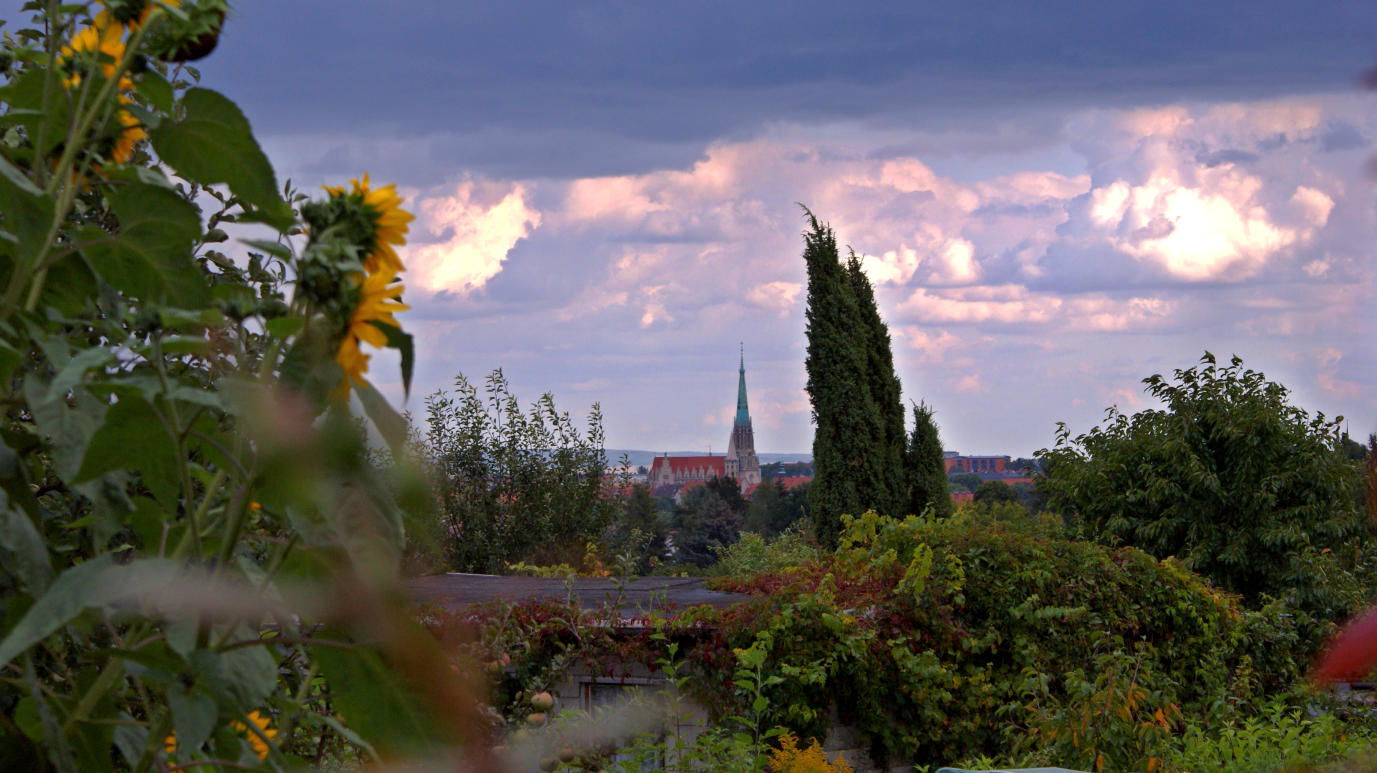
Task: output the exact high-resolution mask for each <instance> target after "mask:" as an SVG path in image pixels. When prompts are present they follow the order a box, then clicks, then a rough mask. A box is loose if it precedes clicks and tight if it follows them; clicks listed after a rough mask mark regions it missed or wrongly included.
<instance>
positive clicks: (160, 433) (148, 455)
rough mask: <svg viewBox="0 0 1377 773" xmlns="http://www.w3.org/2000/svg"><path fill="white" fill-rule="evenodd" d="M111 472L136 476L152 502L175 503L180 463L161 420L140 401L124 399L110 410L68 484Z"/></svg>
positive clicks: (132, 398) (128, 397) (137, 399)
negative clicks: (115, 471)
mask: <svg viewBox="0 0 1377 773" xmlns="http://www.w3.org/2000/svg"><path fill="white" fill-rule="evenodd" d="M133 448H137V449H138V453H130V449H133ZM112 470H134V471H136V472H138V473H139V475H140V477H141V479H142V480H143V484H144V485H145V486H147V487H148V490H149V491H150V492H152V493H153V496H154V498H156V499H157V500H158V501H159V502H161V503H163V505H164V506H167V507H171V506H173V505H174V504H175V503H176V500H177V485H178V476H179V473H180V470H181V465H180V460H179V459H178V458H177V453H176V449H175V447H174V445H173V443H172V438H171V437H169V435H168V432H167V429H166V428H165V427H164V426H163V422H162V419H160V418H159V417H158V414H157V412H156V411H154V410H153V406H151V405H149V404H148V402H147V401H145V400H143V399H142V398H138V397H133V396H125V397H122V398H121V399H120V400H119V402H117V403H115V404H114V405H112V406H110V410H109V411H107V412H106V414H105V421H104V422H103V423H102V424H101V426H100V428H99V429H97V430H96V432H95V435H94V436H92V438H91V443H90V445H89V447H87V449H86V455H85V457H84V458H83V459H82V462H81V468H80V470H79V471H78V472H77V475H76V478H75V479H74V480H73V481H72V482H74V483H80V482H81V481H84V480H91V479H92V478H95V477H97V476H99V475H103V474H105V473H107V472H110V471H112Z"/></svg>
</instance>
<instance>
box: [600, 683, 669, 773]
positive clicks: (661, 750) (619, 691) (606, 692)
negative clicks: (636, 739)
mask: <svg viewBox="0 0 1377 773" xmlns="http://www.w3.org/2000/svg"><path fill="white" fill-rule="evenodd" d="M580 688H581V690H580V691H581V692H582V693H583V696H582V698H583V709H584V711H587V712H590V713H591V712H593V711H596V710H598V709H610V708H613V707H614V706H620V705H623V704H626V703H629V702H631V701H633V700H635V699H636V698H637V697H639V696H640V695H641V693H642V690H643V689H644V686H643V685H639V684H625V683H622V682H584V683H582V684H581V685H580ZM665 738H666V736H665V735H664V734H661V736H660V738H659V741H658V743H657V744H656V746H657V749H656V751H655V752H654V754H653V756H652V758H651V759H645V760H641V765H640V769H641V770H664V769H665ZM636 757H637V755H633V754H613V755H612V757H611V759H610V760H609V762H614V763H630V762H634V761H635V759H636Z"/></svg>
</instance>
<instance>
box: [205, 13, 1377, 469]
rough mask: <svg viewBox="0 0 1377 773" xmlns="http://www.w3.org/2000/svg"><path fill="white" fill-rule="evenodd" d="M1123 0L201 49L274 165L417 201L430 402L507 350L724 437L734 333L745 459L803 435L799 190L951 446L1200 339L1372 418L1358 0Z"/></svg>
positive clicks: (401, 17) (634, 437) (301, 181)
mask: <svg viewBox="0 0 1377 773" xmlns="http://www.w3.org/2000/svg"><path fill="white" fill-rule="evenodd" d="M857 5H861V6H862V7H853V6H857ZM1128 5H1129V4H1126V3H1106V2H1103V0H1097V1H1096V2H1076V3H1071V2H1064V3H1028V2H1006V3H992V2H951V3H936V2H924V3H914V2H895V3H889V4H841V3H800V2H790V3H785V2H770V1H762V2H753V3H740V2H692V3H670V2H653V3H615V4H614V3H577V2H563V1H561V2H548V3H547V2H502V3H488V4H468V3H452V2H440V1H439V0H434V1H428V2H422V1H420V0H413V1H407V0H394V1H393V2H391V3H388V4H386V5H385V6H384V5H380V4H379V3H377V2H367V3H365V2H358V1H357V0H331V1H330V2H324V0H310V1H309V2H308V1H307V0H275V1H274V2H268V1H267V0H239V2H237V3H235V13H234V18H233V19H232V20H231V22H230V23H229V24H228V25H227V27H226V31H225V34H224V35H223V37H222V39H221V42H220V46H219V48H218V49H217V51H216V52H215V54H214V55H213V56H212V57H211V58H210V59H208V60H206V61H205V62H204V63H203V66H202V70H203V72H204V73H205V79H206V81H207V84H208V85H210V86H212V87H214V88H218V89H220V90H222V91H224V92H226V93H227V94H229V95H230V96H231V97H232V98H234V99H235V100H236V101H238V102H239V103H240V105H241V106H242V107H243V108H244V109H245V111H246V113H247V114H248V115H249V117H250V119H251V120H252V121H253V123H254V126H255V129H256V131H257V133H258V134H259V136H260V139H261V140H262V141H263V143H264V145H265V146H266V148H267V150H268V153H269V155H270V156H271V157H272V159H273V160H274V162H275V164H276V165H277V167H278V171H279V174H280V175H281V176H283V177H291V178H292V179H293V181H294V182H296V183H297V184H298V185H299V186H301V187H302V188H305V189H314V188H316V186H318V185H321V184H339V183H341V182H345V181H347V180H348V178H350V177H355V176H358V175H361V174H362V173H364V172H370V173H371V174H372V176H373V179H374V180H375V182H387V181H395V182H396V183H397V184H398V186H399V188H400V189H401V190H402V192H403V193H404V194H405V195H406V196H407V198H408V203H407V206H408V207H409V208H410V209H411V210H412V211H414V212H415V213H416V214H417V220H416V221H415V223H413V225H412V231H411V235H410V245H409V246H408V248H407V249H406V250H405V252H404V257H405V259H406V261H407V263H408V267H409V270H408V272H407V274H406V275H405V279H406V282H407V286H408V292H407V299H408V301H409V302H410V303H411V304H412V305H413V306H414V309H413V310H412V311H410V312H408V313H406V314H405V315H404V316H403V317H402V321H403V324H404V326H406V327H407V328H408V329H409V330H411V331H412V332H414V333H415V334H416V335H417V336H418V339H419V352H418V355H419V362H418V374H417V381H418V384H417V387H416V389H415V390H414V392H413V394H412V397H411V399H410V401H409V403H408V404H407V406H408V407H409V408H410V409H412V410H413V411H416V412H420V411H422V410H423V398H424V395H425V394H426V393H428V392H431V391H433V390H435V389H438V388H444V387H445V386H447V385H448V384H449V383H450V382H451V380H452V379H453V377H454V375H455V374H456V373H459V372H462V373H464V374H465V375H467V376H469V377H470V378H473V379H476V380H477V379H481V377H482V376H483V375H484V374H485V373H486V372H487V371H489V370H490V369H492V368H495V367H499V366H500V367H502V368H503V369H504V370H505V372H506V373H507V375H508V377H509V378H510V379H511V381H512V383H513V385H514V387H515V390H516V391H517V393H518V394H519V395H520V396H521V397H522V398H523V400H526V401H530V400H533V399H534V398H535V397H536V396H537V395H538V394H539V393H540V392H543V391H546V390H549V391H552V392H553V393H554V394H555V398H556V402H557V404H558V405H559V406H560V407H562V408H564V409H568V410H570V411H572V412H576V413H578V412H582V411H584V410H586V408H587V406H588V405H589V404H591V403H593V402H595V401H596V402H600V403H601V405H602V409H603V413H604V417H605V422H604V423H605V428H606V431H607V443H608V445H609V446H612V447H622V448H643V449H651V450H667V449H700V450H704V451H706V450H707V449H708V448H709V447H711V448H712V449H713V450H714V451H716V452H719V453H720V452H721V451H722V450H723V449H725V447H726V443H727V438H728V433H729V430H730V421H731V417H732V415H733V413H734V407H735V403H734V398H735V389H736V364H737V347H738V343H739V342H743V343H744V346H745V350H746V366H747V379H748V383H749V387H750V398H751V413H752V416H753V418H754V420H755V431H756V444H757V448H758V449H759V450H761V451H766V452H791V451H808V450H810V449H811V444H812V429H811V426H810V422H809V405H808V400H807V394H806V393H805V392H804V390H803V385H804V380H805V377H804V371H803V358H804V349H805V345H806V342H805V338H804V331H803V324H804V323H803V311H804V307H803V304H804V299H805V295H806V293H805V291H804V289H805V282H806V277H805V275H804V270H803V262H802V259H801V257H800V252H801V249H802V238H801V235H800V234H801V231H802V228H803V225H804V222H803V218H802V216H801V212H800V209H799V207H798V203H803V204H806V205H807V206H809V207H810V208H811V209H812V210H813V211H814V212H815V213H817V215H818V216H819V217H820V218H822V219H823V220H826V221H829V222H830V223H831V224H832V226H833V227H834V228H835V229H836V231H837V234H838V238H839V240H840V241H841V242H842V243H843V244H848V245H850V246H851V247H853V248H854V249H855V250H856V252H857V253H859V254H861V255H863V256H864V261H865V266H866V269H867V271H868V272H869V274H870V276H871V279H872V281H873V282H874V283H875V284H876V287H877V294H878V298H879V301H880V307H881V314H882V316H883V317H884V318H885V320H886V322H888V324H889V326H890V331H891V333H892V335H893V338H894V354H895V361H896V365H897V368H898V371H899V376H900V378H901V379H902V381H903V385H904V393H905V398H906V399H912V400H920V399H921V400H926V401H927V402H928V403H930V404H932V405H933V406H934V407H935V408H936V412H937V419H938V422H939V424H940V425H941V430H942V439H943V441H944V445H945V446H946V447H947V448H949V449H953V450H959V451H962V452H964V453H1007V454H1012V455H1026V454H1029V453H1031V452H1032V451H1034V450H1036V449H1038V448H1040V447H1043V446H1046V445H1049V444H1050V443H1051V442H1052V440H1053V431H1054V429H1055V424H1056V422H1058V421H1066V422H1068V423H1069V424H1070V426H1071V428H1072V430H1073V431H1076V432H1080V431H1084V430H1086V429H1088V428H1089V427H1090V426H1092V425H1093V424H1094V423H1095V422H1097V421H1099V419H1100V417H1101V416H1102V415H1103V411H1104V409H1105V408H1106V407H1108V406H1110V405H1115V404H1117V405H1118V406H1120V407H1121V408H1123V409H1125V410H1128V411H1132V410H1138V409H1142V408H1146V407H1150V406H1151V402H1150V401H1149V400H1148V399H1147V398H1146V397H1145V396H1144V394H1143V392H1142V388H1141V384H1140V380H1141V379H1142V378H1143V377H1145V376H1148V375H1150V374H1153V373H1159V372H1161V373H1169V372H1170V371H1171V370H1172V369H1174V368H1185V367H1189V366H1190V365H1192V364H1194V363H1195V362H1196V360H1197V359H1198V358H1199V357H1200V355H1201V354H1202V352H1204V351H1205V350H1209V351H1212V352H1214V353H1215V354H1217V355H1219V356H1220V357H1221V358H1226V357H1227V356H1228V355H1230V354H1233V353H1237V354H1239V355H1240V356H1242V357H1243V358H1244V361H1245V362H1246V363H1247V364H1248V365H1249V366H1252V367H1254V368H1257V369H1260V370H1262V371H1264V372H1265V373H1267V375H1268V376H1269V377H1272V378H1273V379H1275V380H1278V381H1281V382H1282V383H1284V384H1286V385H1287V386H1288V387H1290V388H1291V389H1292V390H1293V398H1294V401H1295V402H1296V403H1297V404H1299V405H1301V406H1302V407H1304V408H1306V409H1308V410H1310V411H1312V412H1314V411H1323V412H1324V413H1325V414H1326V415H1330V416H1332V415H1335V414H1343V415H1345V416H1347V417H1349V419H1350V422H1351V428H1352V433H1353V435H1354V436H1356V437H1359V438H1364V437H1366V435H1367V434H1368V433H1369V432H1373V431H1377V346H1374V342H1375V341H1377V339H1375V338H1374V334H1375V333H1377V310H1375V309H1377V278H1375V275H1377V261H1374V259H1373V254H1374V250H1377V198H1375V197H1374V190H1377V181H1374V180H1373V179H1372V178H1371V177H1370V176H1369V175H1368V174H1367V173H1366V172H1365V166H1366V164H1367V163H1368V162H1369V160H1370V158H1371V157H1372V155H1373V152H1374V146H1377V142H1374V140H1377V94H1374V93H1372V92H1364V91H1362V90H1360V89H1359V88H1358V85H1357V82H1358V79H1359V77H1360V76H1361V74H1362V73H1363V72H1364V71H1366V70H1369V69H1371V68H1372V67H1373V66H1374V64H1377V14H1374V13H1373V12H1372V5H1371V3H1370V2H1325V3H1314V2H1305V3H1299V2H1297V3H1282V2H1270V1H1256V0H1254V1H1252V2H1239V3H1199V2H1174V1H1172V2H1163V1H1161V0H1158V1H1155V2H1152V3H1138V4H1134V5H1135V7H1134V8H1128V7H1126V6H1128ZM375 362H377V367H376V368H375V373H374V375H375V377H376V378H377V380H378V381H379V382H380V384H381V385H382V386H383V387H384V388H385V389H386V390H387V391H388V393H389V394H392V395H395V396H396V398H397V401H398V402H401V390H400V385H399V384H397V383H396V380H395V378H394V377H393V373H395V370H394V369H391V368H387V367H386V365H385V364H384V362H385V361H383V360H381V358H380V359H379V360H377V361H375Z"/></svg>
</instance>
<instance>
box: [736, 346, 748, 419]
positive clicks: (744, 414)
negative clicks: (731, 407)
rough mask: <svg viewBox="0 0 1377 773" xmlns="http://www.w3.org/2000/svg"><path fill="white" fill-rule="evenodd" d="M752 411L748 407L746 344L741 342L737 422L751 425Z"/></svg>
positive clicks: (737, 390)
mask: <svg viewBox="0 0 1377 773" xmlns="http://www.w3.org/2000/svg"><path fill="white" fill-rule="evenodd" d="M750 423H751V412H750V409H748V408H747V407H746V344H745V343H744V342H743V343H742V344H741V370H740V378H739V379H738V382H737V386H736V424H737V425H738V426H741V425H749V424H750Z"/></svg>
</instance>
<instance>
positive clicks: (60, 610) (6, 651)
mask: <svg viewBox="0 0 1377 773" xmlns="http://www.w3.org/2000/svg"><path fill="white" fill-rule="evenodd" d="M175 572H176V565H175V564H173V563H172V562H171V561H166V560H162V559H149V560H144V561H135V562H133V563H130V564H124V565H119V564H115V563H114V556H113V554H110V553H102V554H101V555H99V556H96V557H95V558H93V559H91V560H90V561H87V562H86V563H84V564H78V565H77V566H74V567H72V568H70V569H68V570H67V571H65V572H63V573H62V574H61V575H59V576H58V578H57V580H56V581H54V582H53V584H52V585H51V586H49V588H48V590H47V592H46V593H44V594H43V595H42V596H41V597H40V598H39V599H38V600H37V601H36V602H34V605H33V606H32V607H29V611H28V612H25V613H24V616H23V617H22V618H20V619H19V622H18V623H17V624H16V625H15V626H14V628H13V629H12V630H11V631H10V632H9V633H8V634H6V636H5V638H4V640H0V667H2V666H5V665H7V664H8V663H9V662H10V661H11V660H14V658H15V657H16V656H18V655H19V654H20V653H22V652H24V651H25V650H27V649H28V648H29V647H32V646H33V645H35V644H37V643H38V642H40V641H43V640H44V639H46V638H47V637H48V636H50V635H52V634H53V633H54V632H55V631H57V630H58V629H59V628H61V627H62V626H64V625H66V624H67V623H69V622H71V621H72V620H73V619H74V618H75V617H76V616H77V615H80V614H81V613H82V612H85V611H86V610H88V609H104V608H108V607H109V606H111V605H112V604H114V603H116V602H119V601H127V600H132V599H137V598H139V597H140V596H141V595H143V594H144V593H146V592H148V591H150V590H154V589H155V588H161V587H166V586H167V585H168V584H169V583H170V582H173V581H174V580H175V576H176V575H175Z"/></svg>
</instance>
